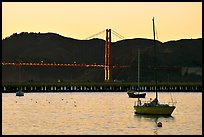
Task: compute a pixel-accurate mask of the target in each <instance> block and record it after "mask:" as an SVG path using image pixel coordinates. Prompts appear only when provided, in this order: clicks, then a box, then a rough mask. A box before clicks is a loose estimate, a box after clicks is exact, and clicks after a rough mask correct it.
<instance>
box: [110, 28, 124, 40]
mask: <svg viewBox="0 0 204 137" xmlns="http://www.w3.org/2000/svg"><path fill="white" fill-rule="evenodd" d="M112 33H113V34H114V35H115V36H117V37H118V38H120V39H124V38H125V37H124V36H122V35H120V34H119V33H117V32H116V31H114V30H112Z"/></svg>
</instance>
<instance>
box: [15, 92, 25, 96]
mask: <svg viewBox="0 0 204 137" xmlns="http://www.w3.org/2000/svg"><path fill="white" fill-rule="evenodd" d="M16 96H24V92H22V91H18V92H16Z"/></svg>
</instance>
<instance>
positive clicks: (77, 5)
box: [2, 2, 202, 42]
mask: <svg viewBox="0 0 204 137" xmlns="http://www.w3.org/2000/svg"><path fill="white" fill-rule="evenodd" d="M153 17H155V25H156V31H157V39H158V40H159V41H161V42H166V41H170V40H179V39H185V38H187V39H190V38H201V37H202V2H163V3H162V2H2V39H3V38H5V37H8V36H10V35H12V34H13V33H21V32H36V33H38V32H40V33H47V32H53V33H57V34H59V35H62V36H65V37H71V38H75V39H81V40H82V39H85V38H87V37H89V36H91V35H93V34H96V33H98V32H100V31H102V30H105V29H113V30H115V31H117V32H118V33H119V34H121V35H122V36H124V37H125V39H131V38H148V39H152V37H153V36H152V35H153V32H152V18H153ZM104 36H105V35H104ZM104 38H105V37H104Z"/></svg>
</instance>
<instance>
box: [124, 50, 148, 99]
mask: <svg viewBox="0 0 204 137" xmlns="http://www.w3.org/2000/svg"><path fill="white" fill-rule="evenodd" d="M139 80H140V50H139V49H138V80H137V81H138V92H137V91H135V90H128V91H127V94H128V96H129V98H145V96H146V93H139V83H140V81H139Z"/></svg>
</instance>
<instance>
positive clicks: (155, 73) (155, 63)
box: [152, 17, 158, 100]
mask: <svg viewBox="0 0 204 137" xmlns="http://www.w3.org/2000/svg"><path fill="white" fill-rule="evenodd" d="M152 21H153V35H154V61H155V62H154V65H155V66H154V78H155V87H156V100H158V94H157V71H156V67H157V60H156V59H157V58H156V41H155V25H154V17H153V19H152Z"/></svg>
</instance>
